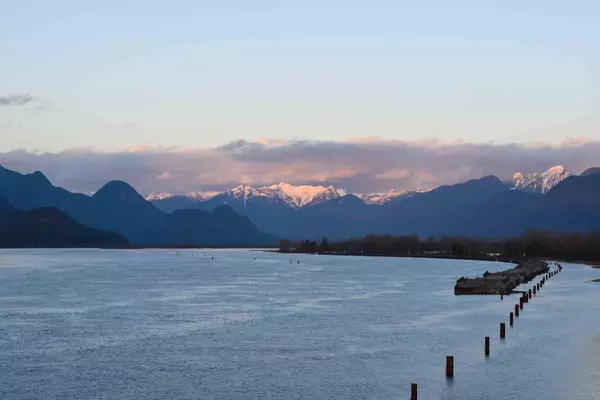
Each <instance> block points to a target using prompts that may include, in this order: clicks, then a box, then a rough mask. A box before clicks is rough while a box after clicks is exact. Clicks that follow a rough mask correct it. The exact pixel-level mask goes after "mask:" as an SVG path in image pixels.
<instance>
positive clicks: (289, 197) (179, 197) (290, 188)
mask: <svg viewBox="0 0 600 400" xmlns="http://www.w3.org/2000/svg"><path fill="white" fill-rule="evenodd" d="M569 176H571V173H570V172H569V171H567V169H565V167H564V166H562V165H557V166H555V167H552V168H550V169H548V170H547V171H545V172H543V173H537V172H534V173H530V174H523V173H521V172H517V173H516V174H514V175H513V176H512V177H511V178H510V179H507V180H505V181H504V184H505V185H506V186H507V188H509V189H513V190H521V191H526V192H532V193H546V192H547V191H548V190H550V189H552V188H553V187H554V186H556V185H557V184H559V183H560V182H562V181H563V180H565V179H566V178H568V177H569ZM428 191H430V189H425V188H417V189H412V190H399V191H396V190H395V189H392V190H390V191H388V192H384V193H352V194H353V195H354V196H356V197H358V198H359V199H361V200H362V201H363V202H364V203H365V204H374V205H380V206H381V205H384V204H387V203H390V202H394V201H401V200H404V199H407V198H410V197H412V196H414V195H416V194H420V193H425V192H428ZM346 194H347V191H346V190H344V189H341V188H336V187H333V186H327V187H325V186H311V185H299V186H295V185H290V184H288V183H283V182H282V183H278V184H274V185H270V186H262V187H258V188H253V187H252V186H248V185H239V186H237V187H235V188H233V189H228V190H225V191H221V192H219V191H210V192H188V193H182V194H172V193H166V192H154V193H150V195H148V196H147V197H146V200H148V201H151V202H152V203H153V204H154V205H155V206H156V207H158V208H159V209H161V210H163V211H166V212H172V211H174V210H178V209H181V208H206V207H199V206H198V203H205V202H210V204H214V203H215V200H213V199H215V198H216V199H218V201H221V202H222V203H223V204H226V203H227V202H232V201H243V202H247V201H252V200H253V199H255V198H257V197H264V198H267V199H270V200H271V201H273V202H275V203H282V204H287V205H288V206H289V207H290V208H294V209H298V208H303V207H310V206H314V205H316V204H320V203H323V202H325V201H329V200H335V199H340V198H341V197H343V196H344V195H346Z"/></svg>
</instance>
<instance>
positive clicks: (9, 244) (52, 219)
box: [0, 197, 129, 248]
mask: <svg viewBox="0 0 600 400" xmlns="http://www.w3.org/2000/svg"><path fill="white" fill-rule="evenodd" d="M0 247H2V248H32V247H94V248H125V247H129V242H128V241H127V239H125V238H124V237H123V236H121V235H119V234H117V233H113V232H106V231H103V230H100V229H93V228H90V227H88V226H85V225H82V224H80V223H78V222H77V221H75V220H73V218H71V217H69V216H68V215H67V214H65V213H63V212H60V211H59V210H58V209H56V208H54V207H43V208H35V209H32V210H29V211H22V210H19V209H17V208H15V207H13V206H12V205H11V204H10V203H9V202H8V200H6V199H5V198H4V197H0Z"/></svg>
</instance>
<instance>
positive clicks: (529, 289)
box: [528, 289, 531, 298]
mask: <svg viewBox="0 0 600 400" xmlns="http://www.w3.org/2000/svg"><path fill="white" fill-rule="evenodd" d="M528 296H529V298H531V289H529V294H528Z"/></svg>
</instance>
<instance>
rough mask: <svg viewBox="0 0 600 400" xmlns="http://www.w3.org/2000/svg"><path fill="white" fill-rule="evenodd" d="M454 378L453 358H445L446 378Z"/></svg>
mask: <svg viewBox="0 0 600 400" xmlns="http://www.w3.org/2000/svg"><path fill="white" fill-rule="evenodd" d="M453 377H454V356H447V357H446V378H453Z"/></svg>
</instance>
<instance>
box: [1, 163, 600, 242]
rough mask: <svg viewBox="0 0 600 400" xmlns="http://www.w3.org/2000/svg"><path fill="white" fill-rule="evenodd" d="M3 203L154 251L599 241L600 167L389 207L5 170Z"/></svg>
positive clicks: (468, 185)
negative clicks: (313, 243) (591, 235)
mask: <svg viewBox="0 0 600 400" xmlns="http://www.w3.org/2000/svg"><path fill="white" fill-rule="evenodd" d="M398 193H400V194H398ZM0 196H2V197H4V198H5V199H6V201H7V202H9V203H10V204H11V205H12V206H14V207H15V208H17V209H20V210H22V211H31V210H34V209H39V208H43V207H54V208H56V209H57V210H58V211H59V212H61V213H64V214H66V215H68V217H69V218H72V219H73V220H74V221H76V222H77V223H79V224H83V225H86V226H88V227H90V228H93V229H100V230H103V231H106V232H115V233H116V234H119V235H121V236H123V237H124V238H126V239H127V240H129V242H131V243H132V244H134V245H149V246H174V245H195V246H199V245H213V246H263V245H270V244H274V243H275V242H277V240H278V237H279V238H289V239H313V240H314V239H319V238H321V237H323V236H327V237H328V238H330V239H332V240H336V239H344V238H350V237H359V236H364V235H366V234H369V233H376V234H392V235H400V234H413V233H414V234H418V235H419V236H421V237H427V236H442V235H462V236H471V237H486V238H504V237H508V236H514V235H520V234H522V233H524V232H525V231H527V230H529V229H544V230H552V231H556V232H593V231H598V232H600V169H598V168H591V169H589V170H587V171H585V172H584V173H583V174H581V175H580V176H575V175H572V174H570V173H568V171H566V170H565V169H564V168H563V167H553V168H551V169H549V170H548V171H546V172H544V173H541V174H530V175H526V174H515V176H513V178H512V179H508V180H505V181H501V180H500V179H498V178H497V177H495V176H486V177H483V178H480V179H473V180H470V181H467V182H464V183H459V184H455V185H446V186H440V187H438V188H436V189H433V190H415V191H407V192H393V193H392V194H391V195H390V196H388V198H387V199H386V200H385V201H383V200H381V199H380V198H376V196H375V195H369V196H365V195H356V194H346V193H345V192H344V191H343V190H339V189H336V188H333V187H331V186H329V187H325V186H316V187H314V186H293V185H287V184H277V185H270V186H263V187H259V188H253V187H251V186H246V185H240V186H238V187H236V188H234V189H231V190H226V191H223V192H221V193H218V194H211V195H210V196H209V195H203V194H198V193H197V194H196V195H195V196H194V197H192V196H171V195H168V196H167V195H165V196H158V195H156V196H157V197H156V200H153V201H148V200H147V199H144V198H143V197H142V196H140V195H139V194H138V193H137V192H136V191H135V190H134V189H133V188H132V187H131V186H130V185H129V184H127V183H125V182H121V181H111V182H108V183H107V184H106V185H104V186H103V187H102V188H101V189H100V190H98V191H97V192H95V193H94V194H93V195H92V196H88V195H83V194H75V193H71V192H69V191H67V190H65V189H62V188H60V187H56V186H54V185H52V184H51V183H50V181H49V180H48V179H47V178H46V177H45V176H44V175H43V174H42V173H41V172H34V173H31V174H20V173H17V172H14V171H9V170H7V169H4V168H1V167H0ZM370 196H372V197H370ZM380 200H381V201H380ZM165 202H169V203H168V204H169V206H168V207H167V206H165V204H167V203H165ZM177 202H179V203H177ZM169 207H171V208H170V209H169Z"/></svg>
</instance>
